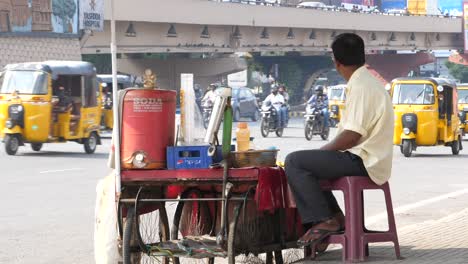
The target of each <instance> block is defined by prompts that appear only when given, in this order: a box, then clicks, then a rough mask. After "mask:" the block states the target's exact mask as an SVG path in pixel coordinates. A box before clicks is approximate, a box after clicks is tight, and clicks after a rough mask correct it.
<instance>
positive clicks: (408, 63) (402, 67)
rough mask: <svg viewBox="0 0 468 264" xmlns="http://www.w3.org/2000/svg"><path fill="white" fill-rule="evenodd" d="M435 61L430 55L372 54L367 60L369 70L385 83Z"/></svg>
mask: <svg viewBox="0 0 468 264" xmlns="http://www.w3.org/2000/svg"><path fill="white" fill-rule="evenodd" d="M434 60H435V58H434V56H433V55H431V54H429V53H416V54H372V55H368V56H367V58H366V62H367V67H368V69H369V70H370V71H371V72H372V73H373V74H374V75H375V76H376V77H377V78H379V79H380V80H382V82H384V83H387V82H391V81H392V80H393V79H395V78H398V77H404V76H407V75H408V73H409V72H410V71H412V70H418V69H419V66H421V65H424V64H427V63H431V62H434Z"/></svg>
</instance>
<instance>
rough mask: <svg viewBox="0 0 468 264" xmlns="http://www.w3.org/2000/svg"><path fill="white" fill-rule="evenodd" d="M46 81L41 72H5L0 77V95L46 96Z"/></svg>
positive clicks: (44, 74)
mask: <svg viewBox="0 0 468 264" xmlns="http://www.w3.org/2000/svg"><path fill="white" fill-rule="evenodd" d="M46 80H47V74H46V73H44V72H41V71H6V72H4V74H3V75H2V76H1V77H0V94H11V93H13V92H15V91H16V92H17V93H18V94H38V95H39V94H47V82H46Z"/></svg>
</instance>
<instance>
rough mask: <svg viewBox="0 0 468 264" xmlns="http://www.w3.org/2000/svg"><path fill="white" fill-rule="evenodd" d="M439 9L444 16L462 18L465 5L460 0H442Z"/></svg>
mask: <svg viewBox="0 0 468 264" xmlns="http://www.w3.org/2000/svg"><path fill="white" fill-rule="evenodd" d="M439 8H440V10H441V12H442V14H444V15H445V14H448V15H449V16H461V15H462V14H463V11H462V9H463V4H462V1H460V0H440V1H439Z"/></svg>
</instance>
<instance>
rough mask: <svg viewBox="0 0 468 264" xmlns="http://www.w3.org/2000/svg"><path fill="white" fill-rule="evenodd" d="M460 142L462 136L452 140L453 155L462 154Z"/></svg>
mask: <svg viewBox="0 0 468 264" xmlns="http://www.w3.org/2000/svg"><path fill="white" fill-rule="evenodd" d="M460 144H461V138H460V137H458V140H455V141H453V142H452V154H453V155H458V154H460Z"/></svg>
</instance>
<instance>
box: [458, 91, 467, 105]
mask: <svg viewBox="0 0 468 264" xmlns="http://www.w3.org/2000/svg"><path fill="white" fill-rule="evenodd" d="M458 103H459V104H468V89H467V90H458Z"/></svg>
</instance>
